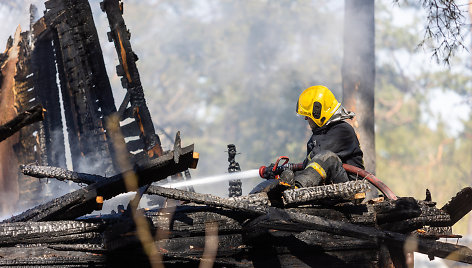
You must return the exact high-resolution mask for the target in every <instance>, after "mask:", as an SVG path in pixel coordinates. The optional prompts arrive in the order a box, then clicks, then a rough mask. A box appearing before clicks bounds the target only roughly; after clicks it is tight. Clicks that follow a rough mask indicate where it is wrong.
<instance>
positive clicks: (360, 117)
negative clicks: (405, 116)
mask: <svg viewBox="0 0 472 268" xmlns="http://www.w3.org/2000/svg"><path fill="white" fill-rule="evenodd" d="M344 5H345V8H344V9H345V15H344V16H345V18H344V59H343V67H342V76H343V104H344V106H345V107H346V109H347V110H350V111H353V112H355V113H356V117H355V118H354V119H353V120H352V121H351V122H350V123H351V125H352V126H353V127H354V129H355V131H356V133H357V136H358V138H359V141H360V143H361V148H362V151H363V152H364V165H365V168H366V170H367V171H369V172H370V173H373V174H375V132H374V122H375V121H374V86H375V43H374V41H375V26H374V0H348V1H345V4H344Z"/></svg>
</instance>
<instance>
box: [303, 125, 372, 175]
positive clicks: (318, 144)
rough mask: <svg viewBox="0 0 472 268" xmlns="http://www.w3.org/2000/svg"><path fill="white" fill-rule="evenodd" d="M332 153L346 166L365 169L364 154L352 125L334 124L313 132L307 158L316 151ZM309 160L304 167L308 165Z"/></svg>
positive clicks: (308, 144)
mask: <svg viewBox="0 0 472 268" xmlns="http://www.w3.org/2000/svg"><path fill="white" fill-rule="evenodd" d="M321 150H328V151H331V152H333V153H335V154H337V155H338V156H339V158H341V161H342V162H343V163H345V164H349V165H353V166H356V167H359V168H362V169H364V160H363V159H362V157H363V153H362V150H361V148H360V145H359V140H358V139H357V136H356V133H355V131H354V129H353V128H352V126H351V125H349V124H348V123H347V122H345V121H338V122H333V123H331V124H328V125H325V126H323V127H321V128H318V129H316V130H313V135H312V136H311V138H310V140H308V143H307V156H308V155H309V154H310V153H311V152H312V151H314V154H312V155H315V154H316V152H319V151H321ZM307 162H308V161H307V159H306V160H305V162H304V166H306V164H307Z"/></svg>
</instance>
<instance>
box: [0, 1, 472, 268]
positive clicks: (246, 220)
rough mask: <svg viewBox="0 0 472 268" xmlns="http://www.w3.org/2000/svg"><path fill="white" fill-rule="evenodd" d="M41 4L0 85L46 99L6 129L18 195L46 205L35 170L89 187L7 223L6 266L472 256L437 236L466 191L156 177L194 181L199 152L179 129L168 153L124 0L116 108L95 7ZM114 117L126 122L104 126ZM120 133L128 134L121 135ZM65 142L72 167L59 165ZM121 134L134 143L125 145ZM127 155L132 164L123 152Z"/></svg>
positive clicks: (233, 167) (324, 262)
mask: <svg viewBox="0 0 472 268" xmlns="http://www.w3.org/2000/svg"><path fill="white" fill-rule="evenodd" d="M45 5H46V12H45V15H44V17H42V18H41V19H40V20H39V21H37V22H36V23H34V24H32V29H31V30H30V31H27V32H25V33H21V34H19V33H18V34H17V35H16V37H15V40H11V41H9V43H8V46H7V51H6V52H5V53H4V54H1V55H0V62H1V63H2V64H1V65H2V66H5V65H4V63H6V62H7V61H11V60H12V57H11V56H12V55H11V53H10V52H11V51H13V50H12V48H13V47H16V49H17V50H18V51H19V52H20V53H18V55H17V56H16V61H15V64H16V67H17V70H16V73H15V74H14V75H13V76H12V75H11V73H10V74H8V73H7V74H4V72H2V74H4V75H3V76H2V79H0V81H1V83H2V90H3V92H0V93H5V92H6V90H9V89H8V87H4V86H3V85H5V83H6V82H8V80H10V83H9V85H12V87H13V89H14V90H13V89H12V88H10V90H11V91H12V92H15V94H16V98H14V100H13V102H12V103H11V105H13V106H15V107H17V108H18V110H28V109H30V108H32V107H33V106H34V105H37V104H41V105H43V107H44V108H45V110H46V112H45V114H44V120H43V121H41V122H37V121H38V120H39V117H34V120H32V121H28V122H25V121H22V120H17V121H15V120H13V121H10V123H9V124H10V125H8V128H4V129H8V131H5V133H7V132H9V133H7V134H8V135H11V134H13V132H14V131H17V130H18V129H19V128H21V127H23V128H22V129H21V131H20V132H19V136H20V137H19V142H18V144H15V157H17V159H18V162H19V163H21V164H23V165H21V167H20V171H21V175H20V177H19V178H18V180H19V181H20V182H21V181H29V182H30V183H29V184H26V183H23V184H21V183H20V184H21V189H23V190H24V191H25V192H23V193H20V194H23V196H27V195H31V196H30V200H32V201H31V204H33V203H38V200H39V199H38V198H39V195H40V194H41V192H40V191H34V189H35V187H36V186H37V185H40V182H37V181H36V180H34V179H33V180H34V183H32V182H31V180H32V179H31V176H33V177H38V178H53V179H57V180H67V181H73V182H75V183H80V184H83V185H86V186H85V187H82V188H80V189H78V190H75V191H71V192H70V193H67V194H65V195H63V196H60V197H57V198H55V199H53V200H51V201H49V202H43V203H42V204H41V205H34V206H33V205H31V206H30V209H28V210H26V211H24V212H23V213H20V214H18V215H15V216H13V217H11V218H8V219H5V220H4V221H3V222H1V223H0V266H52V267H54V266H56V267H84V266H85V267H87V266H88V267H90V266H93V267H124V266H126V267H147V266H153V265H155V264H156V263H157V264H163V265H164V266H165V267H174V266H175V267H182V266H189V267H195V266H197V265H199V263H200V262H202V261H210V262H211V263H213V265H214V266H216V267H254V266H255V267H268V266H271V265H273V266H277V267H279V266H287V267H291V266H301V267H303V266H316V267H326V266H329V267H352V266H355V267H386V266H389V265H394V266H395V267H405V266H407V255H408V254H409V253H411V252H414V251H417V252H421V253H424V254H427V255H428V256H430V257H431V258H434V257H439V258H446V259H451V260H455V261H460V262H464V263H472V251H471V250H470V249H469V248H468V247H464V246H460V245H456V244H451V243H444V242H440V241H438V239H439V238H444V237H445V238H460V237H461V236H458V235H454V234H452V229H451V227H452V225H454V224H455V223H456V222H457V221H458V220H459V219H460V218H462V217H463V216H464V215H466V214H467V213H468V212H469V211H470V210H471V209H472V202H471V201H472V188H465V189H463V190H462V191H460V192H459V193H458V194H457V196H455V197H453V198H452V199H451V201H450V202H449V203H448V204H446V205H445V206H444V207H442V208H437V207H436V203H435V202H433V201H432V199H431V195H430V194H427V195H426V199H425V200H417V199H414V198H411V197H403V198H399V199H398V200H389V199H386V198H385V199H382V198H381V199H379V200H376V201H375V202H374V201H370V202H362V193H365V192H366V191H367V189H368V187H367V186H368V184H367V182H366V181H365V180H362V179H361V180H358V181H352V182H348V183H344V184H336V185H324V186H318V187H312V188H302V189H288V190H285V191H278V192H277V191H276V192H270V193H269V194H267V193H258V194H253V195H248V196H241V188H240V186H241V182H240V181H232V182H231V184H230V191H231V196H232V197H229V198H222V197H217V196H213V195H209V194H199V193H195V192H193V191H183V190H178V189H168V188H163V187H159V186H156V185H151V184H152V183H153V182H157V181H160V180H163V179H165V178H167V177H168V176H172V175H175V174H180V173H181V172H183V173H185V174H186V175H185V176H186V177H187V178H189V177H190V175H189V173H188V169H189V168H195V166H196V162H197V160H198V154H196V153H195V152H194V150H193V145H190V146H187V147H183V148H182V147H181V145H180V134H179V133H178V134H177V135H176V139H175V143H174V148H173V149H172V150H170V151H167V152H164V151H163V150H162V148H161V145H160V141H159V137H158V135H156V133H155V131H154V126H153V122H152V120H151V117H150V114H149V111H148V109H147V106H146V102H145V99H144V94H143V89H142V85H141V82H140V79H139V73H138V70H137V68H136V65H135V61H136V60H137V56H136V55H135V54H134V52H133V51H132V49H131V44H130V41H129V38H130V35H129V32H128V30H127V29H126V26H125V24H124V21H123V18H122V12H123V6H122V3H120V2H119V1H118V0H104V1H103V2H102V3H101V8H102V10H103V11H104V12H106V14H107V17H108V19H109V23H110V28H111V32H110V33H109V34H108V38H109V41H113V42H114V44H115V47H116V49H117V53H118V56H119V60H120V65H118V66H117V68H116V69H117V73H118V75H119V76H121V77H122V79H121V81H122V85H123V87H124V88H125V89H126V90H127V93H126V96H125V98H124V99H123V101H122V102H121V105H120V107H119V108H118V109H116V107H115V104H114V99H113V94H112V92H111V87H110V83H109V80H108V77H107V75H106V71H105V66H104V63H103V56H102V54H101V48H100V45H99V43H98V36H97V32H96V29H95V27H94V23H93V19H92V15H91V11H90V7H89V4H88V2H87V1H86V0H49V1H47V2H46V4H45ZM12 81H13V82H12ZM4 95H5V94H4ZM61 104H62V108H61ZM1 109H4V107H2V108H1ZM36 109H38V108H36ZM42 112H43V110H42V109H41V110H40V112H39V113H40V114H42ZM37 113H38V112H36V114H37ZM61 114H64V117H65V118H62V115H61ZM116 114H117V115H118V118H119V120H118V121H113V120H109V121H107V119H108V118H109V117H111V116H113V115H116ZM11 119H13V118H11ZM41 119H42V118H41ZM127 119H128V120H127ZM125 120H127V121H125ZM63 122H64V123H65V126H66V128H67V133H68V134H67V137H65V136H64V135H56V134H57V133H63ZM120 122H121V123H120ZM124 122H128V123H124ZM2 123H3V122H2ZM27 124H30V125H28V126H24V125H27ZM12 127H13V128H12ZM1 130H2V127H0V132H2V131H1ZM116 130H119V132H120V133H122V136H120V135H115V134H114V133H115V131H116ZM2 133H3V132H2ZM0 134H1V133H0ZM65 139H68V140H69V142H70V148H69V150H70V152H71V160H72V166H73V170H74V171H69V170H66V169H65V167H66V157H65V151H66V148H65V146H64V140H65ZM115 143H121V144H124V145H125V148H126V150H125V151H123V150H121V151H120V150H119V148H118V147H116V146H115ZM230 147H231V148H230ZM32 148H33V149H32ZM228 153H229V161H230V168H229V169H228V170H229V171H230V172H237V171H238V170H240V168H239V164H237V162H235V160H234V156H235V154H236V149H235V147H234V145H233V146H229V147H228ZM123 156H125V158H126V161H129V163H130V165H129V168H124V165H123V162H122V161H120V159H121V158H122V157H123ZM8 157H10V156H8ZM93 162H99V163H100V165H98V166H94V169H92V170H87V172H85V171H84V170H81V167H82V166H83V164H84V163H85V164H87V163H93ZM31 163H34V164H31ZM15 168H16V167H15ZM116 172H119V173H118V174H116V175H114V176H110V177H107V176H106V174H115V173H116ZM15 173H16V171H15ZM94 174H99V175H94ZM180 177H183V176H182V175H180ZM130 178H132V184H133V185H134V186H133V187H134V188H132V189H130V187H129V185H128V183H129V179H130ZM32 189H33V190H32ZM131 190H132V191H136V192H137V194H136V197H135V199H133V201H131V202H130V204H129V205H128V207H127V208H125V207H119V208H117V211H115V212H114V213H112V214H108V215H101V216H87V214H88V213H90V212H92V211H94V210H99V209H100V208H101V206H102V204H103V200H107V199H110V198H112V197H114V196H116V195H118V194H121V193H125V192H129V191H131ZM26 191H28V192H26ZM143 194H148V195H158V196H162V197H165V198H167V199H169V200H179V201H180V202H179V203H178V204H179V205H178V206H169V207H166V208H163V209H162V208H161V209H156V210H143V209H137V203H136V202H135V201H136V200H139V198H140V197H141V196H142V195H143ZM360 196H361V197H360ZM23 198H24V197H23ZM211 241H213V242H211ZM212 243H213V244H214V245H213V247H214V249H213V251H212V250H211V244H212ZM209 252H210V254H207V253H209ZM207 256H212V257H207Z"/></svg>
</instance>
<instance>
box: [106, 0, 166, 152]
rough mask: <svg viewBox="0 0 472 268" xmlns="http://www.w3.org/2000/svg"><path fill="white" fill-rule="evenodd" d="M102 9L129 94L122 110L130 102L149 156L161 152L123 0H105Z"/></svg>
mask: <svg viewBox="0 0 472 268" xmlns="http://www.w3.org/2000/svg"><path fill="white" fill-rule="evenodd" d="M100 7H101V9H102V11H104V12H105V13H106V14H107V18H108V22H109V24H110V29H111V31H110V32H109V33H108V40H109V41H110V42H112V41H113V42H114V44H115V48H116V52H117V54H118V59H119V61H120V65H118V66H116V70H117V74H118V76H121V77H122V78H121V82H122V86H123V87H124V88H126V89H127V91H128V92H127V94H126V97H125V99H124V101H123V103H122V104H121V105H120V109H119V111H121V112H123V111H124V109H125V108H126V107H127V106H128V102H129V103H131V108H132V113H133V116H134V119H135V120H136V122H137V123H138V125H139V128H138V129H139V130H140V131H141V134H140V137H141V139H142V141H143V143H144V146H145V148H144V149H145V151H146V152H148V155H149V156H150V157H152V156H154V155H155V154H157V155H158V156H160V155H161V154H162V148H161V141H160V139H159V136H158V135H157V134H156V133H155V129H154V124H153V122H152V119H151V114H150V112H149V109H148V106H147V104H146V100H145V99H144V91H143V87H142V84H141V78H140V76H139V71H138V68H137V66H136V61H137V60H138V56H137V55H136V54H135V53H134V52H133V49H132V48H131V42H130V38H131V34H130V32H129V31H128V30H127V29H126V25H125V21H124V19H123V16H122V14H123V3H120V1H118V0H104V1H103V2H101V3H100Z"/></svg>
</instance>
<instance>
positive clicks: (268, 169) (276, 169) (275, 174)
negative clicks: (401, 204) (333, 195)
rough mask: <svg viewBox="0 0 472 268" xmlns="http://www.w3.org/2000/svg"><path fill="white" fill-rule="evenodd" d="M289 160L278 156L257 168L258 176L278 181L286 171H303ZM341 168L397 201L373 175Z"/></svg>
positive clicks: (353, 169) (346, 165) (301, 166)
mask: <svg viewBox="0 0 472 268" xmlns="http://www.w3.org/2000/svg"><path fill="white" fill-rule="evenodd" d="M281 160H283V161H284V162H283V163H282V164H280V165H279V163H280V161H281ZM288 161H289V158H288V157H286V156H279V158H277V161H276V162H275V164H273V165H270V166H261V167H260V168H259V176H261V178H263V179H270V178H275V179H278V178H279V177H280V174H282V172H283V171H284V170H286V169H290V170H292V171H294V172H295V171H300V170H303V163H288ZM343 168H344V169H345V170H346V172H348V173H352V174H356V175H358V176H359V177H362V178H364V179H366V180H367V181H369V182H370V183H371V184H372V185H374V186H375V187H376V188H377V189H379V191H380V192H381V193H382V194H383V195H384V196H385V197H386V198H387V199H391V200H397V199H398V198H397V196H396V195H395V194H394V193H393V192H392V190H390V188H388V186H387V185H386V184H385V183H383V182H382V181H381V180H380V179H378V178H377V177H375V176H374V174H372V173H370V172H367V171H365V170H363V169H361V168H358V167H356V166H352V165H349V164H343Z"/></svg>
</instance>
